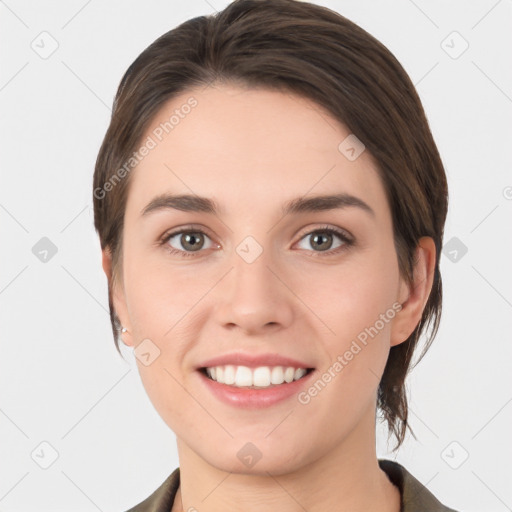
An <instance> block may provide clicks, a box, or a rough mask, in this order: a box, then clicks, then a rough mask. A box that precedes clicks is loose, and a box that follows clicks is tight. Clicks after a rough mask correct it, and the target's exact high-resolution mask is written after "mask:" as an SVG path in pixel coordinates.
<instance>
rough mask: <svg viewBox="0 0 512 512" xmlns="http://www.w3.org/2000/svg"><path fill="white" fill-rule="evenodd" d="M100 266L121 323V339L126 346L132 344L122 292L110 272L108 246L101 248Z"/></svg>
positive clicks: (110, 255) (110, 259)
mask: <svg viewBox="0 0 512 512" xmlns="http://www.w3.org/2000/svg"><path fill="white" fill-rule="evenodd" d="M102 267H103V271H104V272H105V275H106V276H107V281H108V293H109V297H110V300H111V304H112V308H113V309H114V312H115V314H116V316H117V318H118V319H119V322H120V323H121V330H120V335H121V340H122V341H123V343H124V344H125V345H127V346H129V347H130V346H133V341H132V335H131V329H130V326H129V322H128V311H127V307H126V302H125V298H124V293H123V291H122V290H120V289H119V286H118V284H117V281H118V280H117V279H114V276H113V272H112V254H111V252H110V250H109V249H108V248H106V249H103V250H102Z"/></svg>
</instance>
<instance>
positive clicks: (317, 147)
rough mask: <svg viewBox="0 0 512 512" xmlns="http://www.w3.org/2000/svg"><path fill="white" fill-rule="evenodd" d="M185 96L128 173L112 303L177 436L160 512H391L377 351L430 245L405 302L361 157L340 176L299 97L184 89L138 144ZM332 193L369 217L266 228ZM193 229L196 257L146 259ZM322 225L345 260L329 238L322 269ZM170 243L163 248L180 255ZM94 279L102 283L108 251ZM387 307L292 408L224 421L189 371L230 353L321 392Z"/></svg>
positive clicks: (410, 305)
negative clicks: (173, 491) (153, 354)
mask: <svg viewBox="0 0 512 512" xmlns="http://www.w3.org/2000/svg"><path fill="white" fill-rule="evenodd" d="M192 95H193V96H194V97H195V98H196V99H197V101H198V105H197V106H196V107H195V108H194V109H193V110H192V111H191V113H190V114H189V115H188V116H186V117H185V118H184V119H182V120H180V123H179V125H177V126H176V127H175V128H174V129H173V131H172V132H170V133H169V134H168V135H167V136H166V137H165V138H164V139H163V140H162V142H160V143H159V144H158V145H157V147H155V148H154V149H152V150H151V151H150V153H149V154H148V156H146V157H145V158H144V160H143V161H142V162H141V163H140V164H139V165H138V166H137V168H136V169H135V170H134V171H132V175H131V176H130V180H131V184H130V190H129V195H128V200H127V205H126V212H125V225H124V238H123V259H122V267H121V268H120V269H118V270H119V275H118V276H117V277H118V279H117V280H116V283H115V284H114V288H113V297H114V299H113V300H114V307H115V309H116V312H117V314H118V316H119V318H120V321H121V323H122V325H123V326H125V327H126V328H127V329H128V331H127V332H126V333H124V334H123V342H124V343H125V344H126V345H128V346H131V347H134V348H135V347H137V346H138V344H139V343H140V342H141V341H142V340H144V339H147V338H149V339H150V340H151V342H152V343H154V344H155V345H156V346H157V347H158V349H159V350H160V355H159V357H157V358H156V359H155V360H154V361H153V362H152V363H151V364H150V365H148V366H146V365H144V364H142V363H141V362H140V361H139V360H137V364H138V368H139V372H140V375H141V379H142V382H143V384H144V387H145V389H146V391H147V393H148V396H149V398H150V399H151V401H152V403H153V404H154V406H155V408H156V410H157V411H158V412H159V414H160V415H161V417H162V418H163V420H164V421H165V422H166V423H167V424H168V425H169V427H170V428H171V429H172V430H173V431H174V433H175V434H176V438H177V444H178V454H179V462H180V471H181V482H180V489H179V491H178V494H177V496H176V499H175V502H174V507H173V509H172V510H173V511H177V510H188V509H189V508H190V507H194V508H195V509H197V510H200V511H201V512H203V511H221V510H222V511H225V510H246V511H263V510H265V511H266V510H281V511H282V512H288V511H290V512H291V511H302V510H304V509H305V510H308V511H310V512H316V511H325V510H340V511H344V510H346V511H348V510H350V511H352V512H357V511H363V510H364V511H367V510H379V511H386V512H391V511H393V512H398V510H399V508H400V504H399V501H400V497H399V492H398V490H397V488H396V487H395V486H394V485H393V484H391V483H390V481H389V480H388V478H387V476H386V474H385V473H384V472H383V471H381V470H380V468H379V466H378V462H377V456H376V450H375V410H376V393H377V388H378V384H379V380H380V378H381V375H382V373H383V370H384V367H385V363H386V360H387V357H388V353H389V349H390V347H391V346H393V345H396V344H399V343H401V342H403V341H405V340H406V339H407V337H408V336H409V335H410V334H411V333H412V331H413V330H414V328H415V326H416V325H417V323H418V322H419V320H420V318H421V314H422V311H423V308H424V306H425V303H426V301H427V299H428V295H429V293H430V290H431V286H432V275H433V268H434V264H435V246H434V242H433V241H432V239H431V238H426V237H425V238H422V239H421V240H420V242H419V245H418V248H417V257H418V262H417V264H416V267H415V273H414V280H415V283H414V285H413V286H409V285H408V284H407V283H406V282H405V281H404V280H403V279H402V277H401V275H400V272H399V268H398V260H397V255H396V251H395V247H394V243H393V228H392V219H391V213H390V208H389V204H388V203H387V200H386V196H385V191H384V187H383V184H382V182H381V180H380V177H379V175H378V173H377V171H376V165H375V162H374V160H373V158H372V156H371V155H370V154H369V153H368V151H364V152H363V153H362V154H361V155H360V156H359V158H357V159H356V160H355V161H349V160H348V159H347V158H346V157H345V156H344V155H343V154H342V153H341V152H340V151H339V150H338V145H339V144H340V142H341V141H342V140H344V139H345V137H347V136H348V135H349V134H350V131H349V130H348V129H347V128H346V127H345V126H344V125H342V124H340V123H339V122H337V121H336V120H335V119H334V118H332V117H331V116H330V115H329V114H328V113H327V112H326V111H324V110H322V109H321V108H320V107H319V106H317V105H315V104H313V103H312V102H310V101H309V100H307V99H305V98H302V97H299V96H295V95H290V94H285V93H281V92H276V91H268V90H263V89H245V88H241V87H239V86H235V85H227V84H222V85H219V84H217V85H215V86H209V87H207V88H202V89H199V88H198V89H193V90H189V91H187V92H186V93H183V94H182V95H180V96H178V97H176V98H173V99H172V100H171V101H170V102H168V103H167V104H166V105H165V106H164V107H163V108H162V109H161V111H160V112H159V113H158V115H157V116H156V118H155V120H154V122H153V123H152V124H151V126H150V127H149V129H148V131H147V133H146V135H145V137H146V136H147V135H150V134H151V133H152V131H153V130H154V129H155V128H156V127H157V126H158V125H159V124H160V123H161V122H162V121H164V120H166V119H169V117H170V116H171V115H172V113H173V111H174V110H175V109H176V108H179V107H180V105H183V104H184V103H185V102H186V101H187V99H188V98H189V97H190V96H192ZM145 137H144V138H145ZM163 192H169V193H185V194H190V193H193V194H197V195H200V196H206V197H209V198H212V199H214V200H215V201H216V202H217V203H218V204H219V205H220V206H221V208H222V212H221V213H220V214H219V215H212V214H208V213H203V212H184V211H179V210H174V209H167V210H163V211H158V212H153V213H152V214H150V215H146V216H142V215H141V212H142V210H143V209H144V207H145V206H146V205H147V204H148V203H149V202H150V201H151V200H152V199H153V198H154V197H155V196H157V195H159V194H162V193H163ZM335 192H339V193H341V192H345V193H349V194H352V195H354V196H356V197H358V198H360V199H361V200H363V201H364V202H365V203H367V204H368V205H369V206H370V207H371V208H372V210H373V212H374V215H371V214H369V213H368V212H366V211H364V210H363V209H361V208H357V207H346V208H342V209H336V210H327V211H323V212H309V213H301V214H290V215H287V216H284V217H283V216H282V214H281V211H280V208H281V206H282V205H283V204H284V203H285V202H286V201H288V200H290V199H293V198H296V197H300V196H305V195H306V196H311V195H321V194H331V193H335ZM191 223H193V224H194V225H195V227H197V226H200V227H202V228H203V229H204V230H206V231H207V237H205V239H204V245H203V246H202V247H204V248H202V249H200V251H199V252H197V251H196V252H194V251H191V250H190V249H188V252H189V253H190V252H192V253H193V256H191V257H181V256H179V255H173V254H170V253H169V252H168V251H167V250H166V245H165V244H164V245H158V241H159V239H160V238H161V237H162V236H163V235H164V234H165V233H166V232H169V231H170V230H171V229H173V228H181V227H183V228H184V229H185V228H188V225H189V224H191ZM326 225H327V226H331V227H334V228H341V229H343V230H345V231H347V232H348V233H350V234H351V235H352V237H353V238H354V239H355V242H354V244H353V245H351V246H346V245H343V242H342V241H341V240H340V239H338V238H337V236H336V235H333V238H332V246H331V248H333V250H336V248H337V247H341V248H342V249H340V251H339V252H338V253H336V254H331V255H325V254H323V253H322V251H321V249H318V248H317V246H315V245H314V240H313V236H314V234H318V231H315V230H320V229H321V228H323V227H324V226H326ZM311 233H313V235H311ZM249 235H250V236H252V237H253V238H254V239H255V240H256V241H257V242H258V243H259V245H260V246H261V247H262V249H263V252H262V254H261V255H260V256H259V257H258V258H257V259H256V260H255V261H254V262H252V263H250V264H249V263H247V262H246V261H245V260H244V259H243V258H241V257H240V256H239V254H238V253H237V252H236V247H237V246H238V244H240V242H241V241H242V240H243V239H244V238H245V237H246V236H249ZM180 241H181V242H183V239H182V238H181V237H180V235H178V236H175V237H174V238H173V239H172V241H170V242H168V243H167V247H169V244H171V243H172V247H173V248H175V249H176V250H180V249H181V250H182V251H184V252H186V250H187V247H189V246H183V245H181V244H180ZM199 245H200V244H199ZM103 267H104V270H105V272H106V274H107V277H108V278H109V279H111V278H112V267H111V258H110V254H109V252H108V251H104V253H103ZM394 303H399V304H402V309H401V310H400V312H399V313H398V314H396V316H395V317H394V318H393V319H392V320H390V321H389V322H388V323H386V324H385V327H384V328H383V329H382V330H380V331H379V333H378V335H377V336H375V337H374V338H373V339H372V340H371V342H370V343H368V344H367V345H366V346H365V347H364V349H363V350H361V351H360V352H359V353H358V354H357V355H356V356H355V357H354V358H353V359H352V361H350V362H349V364H347V365H346V366H345V367H344V368H343V370H342V371H341V372H340V373H339V374H338V375H337V376H336V378H334V379H332V381H331V382H330V383H329V384H328V385H327V386H326V387H325V388H324V389H323V390H322V392H321V393H319V394H318V395H317V396H316V397H314V398H312V399H311V401H310V402H309V403H308V404H307V405H303V404H301V403H299V402H298V400H297V397H295V396H294V397H292V398H290V399H287V400H285V401H282V402H280V403H277V404H274V405H273V406H271V407H267V408H264V409H253V410H251V409H244V410H242V409H239V408H235V407H234V406H230V405H227V404H224V403H223V402H220V401H219V400H218V399H217V398H216V397H215V396H213V395H212V394H210V393H209V392H208V391H207V390H206V388H205V386H204V384H203V382H202V381H201V378H200V376H199V374H198V372H197V371H196V370H195V368H196V366H197V365H198V364H199V363H201V362H202V361H205V360H206V359H210V358H212V357H215V356H217V355H220V354H225V353H228V352H233V351H237V350H242V351H244V352H247V353H258V354H260V353H264V352H277V353H279V354H282V355H286V356H290V357H294V358H297V359H299V360H304V361H307V362H309V363H310V366H312V367H314V368H315V372H316V373H317V376H316V377H320V376H321V374H322V373H323V372H325V371H327V368H328V367H330V366H332V364H333V362H334V361H335V360H336V357H337V356H338V355H340V354H343V353H344V352H345V351H346V350H347V349H348V348H349V347H350V344H351V342H352V341H353V340H354V339H356V337H357V335H358V334H359V333H360V332H361V331H363V330H364V329H365V327H368V326H371V325H374V324H375V322H376V320H377V319H379V315H381V314H383V313H385V312H386V311H387V310H388V309H389V308H391V307H392V305H393V304H394ZM315 380H316V378H314V379H313V381H312V382H314V381H315ZM247 442H251V443H253V444H254V445H256V446H257V448H258V449H259V451H260V452H261V454H262V458H261V459H260V460H259V461H258V462H257V463H256V464H255V465H254V466H253V467H252V468H248V467H245V466H244V464H242V463H241V461H240V460H239V459H238V457H237V452H238V451H239V450H240V449H241V448H242V447H243V446H244V445H245V444H246V443H247ZM205 497H206V498H205ZM203 500H204V501H203Z"/></svg>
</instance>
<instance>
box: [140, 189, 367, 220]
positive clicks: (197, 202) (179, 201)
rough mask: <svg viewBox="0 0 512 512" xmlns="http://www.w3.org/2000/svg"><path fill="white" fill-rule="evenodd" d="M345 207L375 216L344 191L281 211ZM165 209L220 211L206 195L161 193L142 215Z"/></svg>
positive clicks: (301, 201)
mask: <svg viewBox="0 0 512 512" xmlns="http://www.w3.org/2000/svg"><path fill="white" fill-rule="evenodd" d="M347 207H356V208H360V209H361V210H363V211H365V212H367V213H369V214H370V215H372V216H375V212H374V211H373V209H372V208H371V207H370V206H369V205H368V204H367V203H365V202H364V201H363V200H362V199H359V198H358V197H356V196H353V195H350V194H346V193H340V194H329V195H319V196H312V197H297V198H295V199H292V200H290V201H287V202H286V203H285V204H284V205H283V207H282V208H281V213H282V214H283V216H284V215H288V214H293V213H295V214H297V213H308V212H322V211H328V210H335V209H341V208H347ZM167 209H174V210H181V211H184V212H202V213H209V214H212V215H218V214H220V213H221V212H222V209H221V208H220V207H219V205H218V204H217V203H216V202H215V201H214V200H213V199H210V198H207V197H201V196H197V195H190V194H179V195H174V194H161V195H159V196H157V197H155V198H154V199H152V200H151V201H150V202H149V203H148V205H147V206H146V207H145V208H144V209H143V210H142V216H143V217H144V216H146V215H149V214H150V213H153V212H157V211H162V210H167Z"/></svg>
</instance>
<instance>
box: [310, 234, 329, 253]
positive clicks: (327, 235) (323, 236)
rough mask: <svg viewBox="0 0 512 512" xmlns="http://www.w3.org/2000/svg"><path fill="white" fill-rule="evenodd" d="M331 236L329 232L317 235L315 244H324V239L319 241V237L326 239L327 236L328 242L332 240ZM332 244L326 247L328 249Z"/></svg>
mask: <svg viewBox="0 0 512 512" xmlns="http://www.w3.org/2000/svg"><path fill="white" fill-rule="evenodd" d="M330 237H331V235H329V234H321V235H315V236H314V244H317V243H319V244H320V245H321V244H322V241H320V242H318V240H319V239H324V241H325V239H326V238H327V240H326V241H327V242H328V241H330ZM330 245H331V244H328V247H324V249H328V248H329V247H330ZM320 248H321V247H320Z"/></svg>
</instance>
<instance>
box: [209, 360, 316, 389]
mask: <svg viewBox="0 0 512 512" xmlns="http://www.w3.org/2000/svg"><path fill="white" fill-rule="evenodd" d="M206 373H207V375H208V376H209V377H210V378H211V379H212V380H216V381H217V382H219V383H221V384H228V385H231V386H236V387H239V388H241V387H252V386H255V387H258V388H268V387H270V386H272V385H279V384H284V383H285V382H286V383H290V382H293V381H294V380H299V379H301V378H302V377H304V375H306V373H307V370H306V369H305V368H293V367H292V366H288V367H283V366H273V367H270V366H259V367H258V368H249V367H247V366H234V365H230V364H228V365H225V366H215V367H211V368H206Z"/></svg>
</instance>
